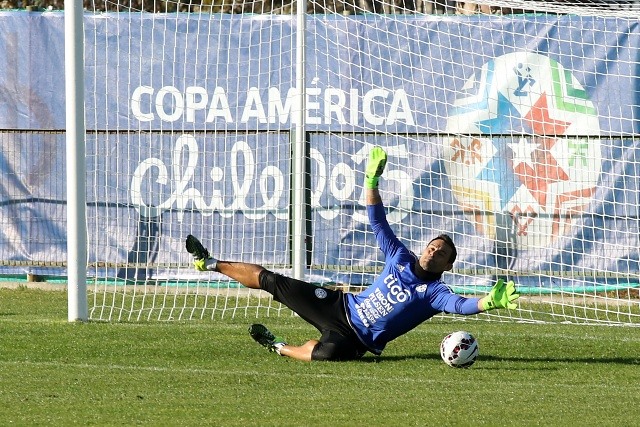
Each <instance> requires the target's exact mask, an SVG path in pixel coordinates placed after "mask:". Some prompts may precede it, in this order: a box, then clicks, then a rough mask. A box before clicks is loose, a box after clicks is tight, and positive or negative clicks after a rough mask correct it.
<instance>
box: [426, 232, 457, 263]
mask: <svg viewBox="0 0 640 427" xmlns="http://www.w3.org/2000/svg"><path fill="white" fill-rule="evenodd" d="M434 240H442V241H443V242H444V243H446V245H447V246H449V247H450V248H451V256H450V257H449V263H450V264H453V263H454V261H455V260H456V257H457V256H458V250H457V249H456V245H455V244H454V243H453V240H451V237H450V236H449V235H448V234H439V235H438V236H437V237H434V238H433V239H431V242H433V241H434ZM431 242H429V243H431Z"/></svg>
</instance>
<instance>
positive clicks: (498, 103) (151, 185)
mask: <svg viewBox="0 0 640 427" xmlns="http://www.w3.org/2000/svg"><path fill="white" fill-rule="evenodd" d="M87 4H88V3H87V2H85V7H86V5H87ZM302 4H306V7H307V11H308V13H307V14H306V15H304V16H303V18H304V19H302V18H301V16H302V15H298V14H297V10H298V7H299V5H302ZM91 7H93V10H90V9H88V13H86V14H85V17H84V33H85V47H84V51H85V73H86V80H85V81H86V100H85V107H86V126H87V143H86V154H87V157H86V159H87V193H86V194H87V211H86V212H87V222H88V224H87V225H88V242H89V247H88V256H89V259H88V262H89V270H88V272H89V279H90V281H89V286H88V298H89V316H90V318H91V319H94V320H115V321H122V320H126V321H131V320H147V319H153V320H157V319H160V320H177V319H202V318H220V317H230V316H252V317H255V316H270V315H271V316H273V315H290V314H291V313H290V311H289V310H288V309H283V307H281V306H280V305H279V304H276V303H274V302H273V301H272V300H271V299H270V298H269V295H267V294H264V293H261V292H257V291H249V290H247V289H246V288H243V287H242V286H240V285H239V284H238V283H235V282H233V281H231V280H229V279H227V278H226V277H224V276H222V275H219V274H217V273H198V272H196V271H195V270H194V269H193V268H192V266H191V258H190V256H189V254H188V253H187V252H186V251H185V249H184V242H185V238H186V236H187V235H188V234H193V235H195V236H197V237H198V238H199V239H200V240H201V241H202V242H203V244H204V245H205V246H206V247H207V248H208V249H209V251H210V252H211V254H212V255H214V256H216V257H217V258H220V259H223V260H231V261H245V262H251V263H258V264H261V265H264V266H265V267H267V268H269V269H272V270H275V271H279V272H282V273H284V274H287V275H295V274H300V273H302V275H303V277H304V278H305V280H307V281H310V282H313V283H317V284H318V285H322V286H335V287H340V288H343V289H346V290H350V291H354V292H357V291H358V290H359V289H361V287H362V286H366V285H367V284H369V283H371V281H372V279H373V277H375V274H376V272H377V271H379V270H380V269H381V266H382V262H383V259H382V255H381V253H380V251H379V249H378V248H377V246H376V243H375V238H374V236H373V234H372V232H371V231H370V228H369V225H368V221H367V217H366V212H365V209H364V199H363V191H362V183H363V179H364V167H365V163H366V158H367V154H368V151H369V149H370V148H371V147H373V146H374V145H380V146H382V147H384V148H385V149H386V150H387V152H388V154H389V162H388V165H387V168H386V171H385V173H384V175H383V178H382V180H381V184H380V189H381V194H382V197H383V200H384V202H385V205H386V206H387V209H388V219H389V221H390V223H391V226H392V228H393V230H394V231H395V232H396V234H397V236H398V237H399V238H400V239H401V240H402V241H403V242H404V243H405V244H406V245H407V246H408V247H409V248H410V249H412V250H414V251H415V252H420V251H421V250H422V249H423V247H424V245H425V244H426V243H427V242H428V241H429V240H431V238H433V237H435V236H436V235H438V234H440V233H447V234H449V235H451V236H452V238H453V240H454V242H455V243H456V245H457V248H458V254H459V255H458V261H457V262H456V264H455V266H454V270H453V271H452V272H450V273H447V274H445V281H446V282H447V283H448V284H449V285H450V286H451V287H452V288H453V289H454V290H455V291H456V292H458V293H460V294H464V295H474V296H476V295H478V296H479V295H484V294H485V293H486V292H488V290H489V289H490V288H491V286H492V285H493V284H494V283H495V281H496V280H497V279H499V278H504V279H511V280H514V281H515V282H516V284H517V285H518V288H519V291H520V293H521V295H522V297H521V299H520V304H519V308H518V309H517V310H498V311H495V312H491V313H489V314H482V315H479V316H477V318H478V319H484V320H518V321H531V322H575V323H604V324H625V325H634V326H638V325H640V284H639V283H640V277H639V271H640V252H639V249H638V248H639V247H640V241H639V235H640V234H639V232H640V230H639V225H640V218H639V206H640V203H639V199H640V177H639V175H640V160H639V159H640V155H639V156H637V155H636V154H638V153H640V152H639V151H638V149H639V148H640V143H639V142H638V135H639V132H640V127H639V125H638V123H639V122H638V114H637V113H638V112H639V111H640V110H639V107H640V84H639V83H640V82H639V81H638V77H637V75H638V69H639V68H640V61H639V60H638V58H640V55H639V53H640V52H639V46H640V31H639V25H640V21H639V18H640V8H639V7H638V6H637V5H636V4H635V2H632V1H626V2H623V1H619V2H603V1H592V2H589V1H476V2H473V3H471V2H455V1H426V0H422V1H419V0H414V1H393V2H384V1H382V2H379V1H374V0H357V1H347V2H321V1H320V2H312V1H308V2H306V3H302V2H295V1H294V2H288V1H284V2H281V1H276V2H253V1H248V2H242V1H236V0H233V1H219V0H203V1H198V2H175V3H174V2H171V1H165V2H145V1H140V2H137V1H136V2H131V3H129V2H127V3H126V4H125V3H119V2H109V1H107V2H97V1H95V0H94V1H93V2H92V3H91ZM300 46H303V47H304V50H303V51H304V55H302V54H300V52H301V51H300V50H299V49H300ZM301 61H302V62H301ZM301 71H303V73H304V76H303V77H304V78H299V77H301ZM301 106H303V107H304V112H303V113H302V114H300V108H301ZM7 139H8V137H6V136H5V137H4V139H3V140H7Z"/></svg>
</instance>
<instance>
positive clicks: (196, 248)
mask: <svg viewBox="0 0 640 427" xmlns="http://www.w3.org/2000/svg"><path fill="white" fill-rule="evenodd" d="M185 246H186V248H187V252H189V253H190V254H191V255H193V257H194V258H195V259H196V260H201V259H209V258H211V257H210V256H209V251H208V250H207V249H206V248H205V247H204V246H202V243H200V240H198V238H197V237H195V236H192V235H191V234H189V235H188V236H187V242H186V244H185Z"/></svg>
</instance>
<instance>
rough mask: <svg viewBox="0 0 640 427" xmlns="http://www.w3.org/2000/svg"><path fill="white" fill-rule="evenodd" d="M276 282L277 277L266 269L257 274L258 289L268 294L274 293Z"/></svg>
mask: <svg viewBox="0 0 640 427" xmlns="http://www.w3.org/2000/svg"><path fill="white" fill-rule="evenodd" d="M277 281H278V277H277V275H276V274H275V273H274V272H273V271H269V270H267V269H266V268H265V269H263V270H262V271H261V272H260V273H259V274H258V284H259V285H260V289H264V290H265V291H267V292H269V293H270V294H273V293H274V292H275V288H276V284H277Z"/></svg>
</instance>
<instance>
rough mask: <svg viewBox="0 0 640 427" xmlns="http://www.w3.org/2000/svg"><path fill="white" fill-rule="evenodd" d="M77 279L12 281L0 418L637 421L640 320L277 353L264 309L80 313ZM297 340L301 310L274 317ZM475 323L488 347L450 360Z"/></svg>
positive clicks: (302, 330)
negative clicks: (35, 284) (76, 310)
mask: <svg viewBox="0 0 640 427" xmlns="http://www.w3.org/2000/svg"><path fill="white" fill-rule="evenodd" d="M66 307H67V305H66V292H61V291H42V290H29V289H25V288H20V289H0V396H1V402H2V410H1V411H0V425H2V426H9V425H14V426H20V425H29V426H31V425H43V426H44V425H46V426H55V425H60V426H68V425H82V426H88V425H100V426H103V425H104V426H106V425H114V426H115V425H118V426H123V425H156V426H178V425H185V426H196V425H198V426H199V425H210V426H449V425H463V426H476V425H488V426H506V425H512V426H626V425H638V420H640V404H638V402H640V328H630V327H604V326H599V327H592V326H577V325H531V324H512V323H488V322H480V321H466V322H459V321H458V322H453V321H449V322H448V321H444V320H438V321H432V322H428V323H426V324H424V325H422V326H420V327H419V328H417V329H416V330H414V331H412V332H410V333H409V334H407V335H405V336H403V337H401V338H399V339H398V340H396V341H394V342H392V343H390V344H389V346H388V347H387V349H386V350H385V352H384V354H383V356H381V357H378V358H376V357H374V356H371V355H368V356H366V357H365V358H364V359H363V360H361V361H357V362H341V363H339V362H315V363H304V362H297V361H293V360H289V359H285V358H282V357H279V356H277V355H275V354H273V353H268V352H267V351H266V350H264V349H263V348H262V347H260V346H258V345H257V344H256V343H254V342H253V341H252V340H251V339H250V338H249V336H248V334H247V332H246V329H247V326H248V325H249V324H250V323H253V322H255V319H251V318H249V319H245V318H241V319H231V320H224V321H197V322H195V321H191V322H145V323H91V322H90V323H87V324H80V323H68V322H67V314H66ZM261 321H262V322H263V323H265V324H267V325H268V326H269V327H270V328H271V329H273V330H274V331H275V332H276V333H279V334H282V335H284V336H285V337H286V338H287V339H288V340H289V342H290V343H292V344H299V343H302V342H304V341H305V340H306V339H308V338H317V336H318V334H317V333H316V331H315V330H313V328H312V327H310V326H308V325H307V324H306V323H305V322H303V321H302V320H300V319H299V318H295V317H289V316H287V317H285V318H267V319H261ZM460 329H464V330H467V331H469V332H471V333H472V334H474V335H475V336H476V338H478V341H479V344H480V358H479V359H478V361H477V362H476V364H475V365H474V366H472V367H471V368H469V369H453V368H449V367H447V366H446V365H445V364H444V363H443V362H442V361H441V360H440V356H439V354H438V345H439V343H440V340H441V339H442V337H443V336H444V335H445V334H446V333H447V332H451V331H454V330H460Z"/></svg>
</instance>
